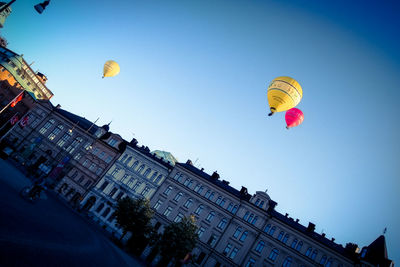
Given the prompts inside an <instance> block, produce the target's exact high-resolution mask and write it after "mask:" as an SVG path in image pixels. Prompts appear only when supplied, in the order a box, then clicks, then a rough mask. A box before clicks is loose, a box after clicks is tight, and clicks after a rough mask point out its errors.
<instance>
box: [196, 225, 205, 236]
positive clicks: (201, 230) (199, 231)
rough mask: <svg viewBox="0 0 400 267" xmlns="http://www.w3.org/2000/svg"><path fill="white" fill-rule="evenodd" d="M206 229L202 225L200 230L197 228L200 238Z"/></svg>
mask: <svg viewBox="0 0 400 267" xmlns="http://www.w3.org/2000/svg"><path fill="white" fill-rule="evenodd" d="M205 231H206V229H204V228H203V227H200V228H199V230H197V236H198V237H199V238H200V237H201V236H202V235H203V234H204V232H205Z"/></svg>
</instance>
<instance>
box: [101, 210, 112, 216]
mask: <svg viewBox="0 0 400 267" xmlns="http://www.w3.org/2000/svg"><path fill="white" fill-rule="evenodd" d="M109 213H110V208H106V209H105V210H104V212H103V214H101V217H103V218H105V217H107V215H108V214H109Z"/></svg>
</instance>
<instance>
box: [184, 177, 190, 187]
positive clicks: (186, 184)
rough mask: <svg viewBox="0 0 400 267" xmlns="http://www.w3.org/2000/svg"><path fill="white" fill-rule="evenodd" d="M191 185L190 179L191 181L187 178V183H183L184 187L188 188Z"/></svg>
mask: <svg viewBox="0 0 400 267" xmlns="http://www.w3.org/2000/svg"><path fill="white" fill-rule="evenodd" d="M189 183H190V179H189V178H187V179H186V180H185V182H184V183H183V185H184V186H188V185H189Z"/></svg>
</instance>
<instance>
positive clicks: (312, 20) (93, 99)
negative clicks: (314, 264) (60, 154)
mask: <svg viewBox="0 0 400 267" xmlns="http://www.w3.org/2000/svg"><path fill="white" fill-rule="evenodd" d="M36 3H37V2H36V1H31V0H30V1H17V2H15V4H13V13H12V15H11V16H10V17H9V18H8V20H7V21H6V24H5V28H4V29H3V30H2V31H1V33H2V34H3V35H4V36H5V37H6V38H7V40H8V42H9V48H10V49H11V50H14V51H16V52H18V53H22V54H24V56H25V59H26V60H27V61H28V62H33V61H34V62H35V63H34V64H33V65H32V68H33V69H34V70H40V71H41V72H43V73H45V74H46V75H47V76H48V78H49V81H48V84H47V85H48V87H49V88H50V89H51V90H52V91H53V93H54V94H55V96H54V98H53V100H52V101H53V103H54V104H58V103H60V104H61V105H62V107H63V108H65V109H67V110H69V111H72V112H75V113H77V114H79V115H82V116H85V117H86V118H88V119H90V120H92V121H94V120H96V119H97V118H98V117H100V120H99V122H100V124H105V123H108V122H110V121H111V120H112V123H111V130H112V131H114V132H117V133H119V134H121V136H123V137H124V138H125V139H127V140H130V139H131V138H132V137H133V136H134V137H135V138H137V139H138V140H139V142H140V144H144V145H148V146H149V147H150V148H151V149H152V150H155V149H162V150H166V151H170V152H172V153H173V154H174V156H175V157H177V158H178V159H179V160H180V161H186V160H187V159H188V158H190V159H191V160H192V161H193V162H196V166H198V167H203V168H205V170H206V171H207V172H209V173H212V172H213V171H215V170H218V172H219V173H220V175H221V177H222V179H225V180H229V181H230V182H231V185H232V186H234V187H236V188H240V186H242V185H244V186H246V187H247V188H248V189H249V192H250V193H255V191H258V190H262V191H264V190H266V189H268V193H269V194H270V196H271V197H272V199H274V200H275V201H277V202H278V207H277V209H278V210H279V211H281V212H282V213H286V212H287V213H289V214H290V216H291V217H294V218H299V219H300V222H301V223H303V224H304V225H307V224H308V222H309V221H311V222H314V223H315V224H316V225H317V231H318V232H320V233H321V232H322V231H323V232H325V233H326V235H327V237H329V238H330V237H335V238H336V240H337V242H339V243H342V244H345V243H347V242H355V243H357V244H358V245H359V246H360V247H363V246H365V245H368V244H369V243H371V242H372V241H373V240H374V239H375V238H377V237H378V236H379V235H380V234H381V233H382V231H383V229H384V228H385V227H387V228H388V231H387V234H386V239H387V245H388V251H389V256H390V258H392V259H394V260H395V261H396V262H399V260H400V258H399V256H397V255H395V254H396V252H398V251H400V229H399V227H398V225H400V215H399V212H398V209H396V206H397V205H398V203H400V197H399V193H400V192H399V191H400V182H399V178H400V175H399V174H400V170H399V168H400V167H399V166H400V164H399V151H400V149H399V148H400V145H399V142H398V132H399V124H398V122H399V120H398V114H399V111H400V110H399V106H398V104H397V103H398V101H397V100H398V99H399V97H400V95H399V94H400V93H399V89H398V77H400V51H399V50H398V47H400V40H399V38H400V34H399V29H400V25H399V24H400V23H399V19H398V18H397V17H396V14H398V13H399V7H398V6H396V5H395V4H394V2H388V1H387V2H385V3H384V4H383V1H382V3H381V2H380V3H379V4H378V3H377V2H375V1H353V2H351V3H349V1H334V2H333V1H316V0H315V1H314V0H310V1H300V0H297V1H267V0H264V1H261V0H260V1H259V0H252V1H244V0H243V1H241V0H237V1H221V0H214V1H161V0H159V1H157V0H153V1H151V0H150V1H113V2H112V4H111V2H109V1H89V0H88V1H52V2H51V4H50V5H49V6H48V8H47V9H46V10H45V12H44V13H43V14H42V15H38V14H36V13H35V11H34V10H33V8H32V6H33V5H34V4H36ZM109 59H113V60H116V61H117V62H119V63H120V66H121V73H120V74H119V75H118V76H117V77H113V78H108V79H101V75H102V73H101V72H102V65H103V64H104V62H105V61H106V60H109ZM282 75H285V76H291V77H293V78H295V79H297V80H298V81H299V83H300V84H301V85H302V87H303V92H304V95H303V100H302V102H301V103H300V104H299V105H298V108H300V109H302V110H303V112H304V114H305V120H304V123H303V124H302V125H301V126H299V127H297V128H294V129H291V130H289V131H288V130H286V129H285V123H284V114H283V113H278V114H275V115H274V116H272V117H267V113H268V103H267V97H266V86H267V84H268V83H269V82H270V81H271V80H272V79H273V78H275V77H277V76H282ZM133 134H134V135H133Z"/></svg>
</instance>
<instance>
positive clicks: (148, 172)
mask: <svg viewBox="0 0 400 267" xmlns="http://www.w3.org/2000/svg"><path fill="white" fill-rule="evenodd" d="M150 172H151V169H150V168H147V170H146V171H145V172H144V173H143V176H144V177H146V178H147V176H148V175H149V174H150Z"/></svg>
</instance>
